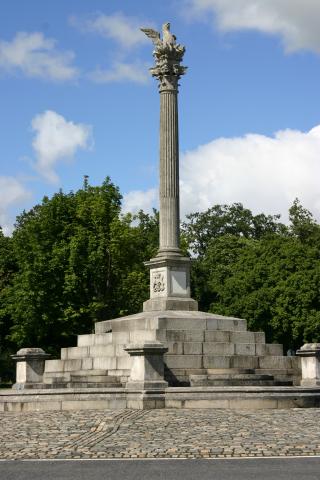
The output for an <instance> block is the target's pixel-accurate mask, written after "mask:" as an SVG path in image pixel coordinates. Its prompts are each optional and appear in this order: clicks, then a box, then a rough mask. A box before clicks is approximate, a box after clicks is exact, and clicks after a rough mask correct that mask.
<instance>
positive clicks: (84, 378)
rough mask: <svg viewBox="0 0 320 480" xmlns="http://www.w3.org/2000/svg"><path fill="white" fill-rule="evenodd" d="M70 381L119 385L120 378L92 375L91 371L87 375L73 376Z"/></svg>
mask: <svg viewBox="0 0 320 480" xmlns="http://www.w3.org/2000/svg"><path fill="white" fill-rule="evenodd" d="M70 381H71V382H72V383H74V382H80V383H81V382H82V383H84V382H86V383H88V382H94V383H119V379H118V377H115V376H111V375H92V373H91V372H90V371H88V372H87V375H73V374H72V375H71V379H70Z"/></svg>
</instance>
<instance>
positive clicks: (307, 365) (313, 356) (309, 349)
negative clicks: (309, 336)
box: [296, 343, 320, 387]
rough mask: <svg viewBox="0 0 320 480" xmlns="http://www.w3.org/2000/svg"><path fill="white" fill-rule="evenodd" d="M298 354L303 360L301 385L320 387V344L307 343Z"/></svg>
mask: <svg viewBox="0 0 320 480" xmlns="http://www.w3.org/2000/svg"><path fill="white" fill-rule="evenodd" d="M296 354H297V355H298V356H299V357H300V358H301V370H302V379H301V385H302V386H304V387H318V386H320V343H305V344H304V345H303V346H302V347H301V348H300V350H297V352H296Z"/></svg>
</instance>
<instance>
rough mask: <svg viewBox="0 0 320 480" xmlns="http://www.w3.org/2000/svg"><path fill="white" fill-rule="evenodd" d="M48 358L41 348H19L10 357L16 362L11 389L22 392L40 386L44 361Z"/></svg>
mask: <svg viewBox="0 0 320 480" xmlns="http://www.w3.org/2000/svg"><path fill="white" fill-rule="evenodd" d="M50 356H51V355H49V354H48V353H45V352H44V351H43V350H42V348H21V350H19V351H18V352H17V353H16V354H15V355H11V357H12V358H13V360H15V361H16V383H15V384H14V385H13V388H15V389H17V390H23V389H25V388H35V387H37V386H39V384H42V381H43V372H44V366H45V360H46V359H48V358H50Z"/></svg>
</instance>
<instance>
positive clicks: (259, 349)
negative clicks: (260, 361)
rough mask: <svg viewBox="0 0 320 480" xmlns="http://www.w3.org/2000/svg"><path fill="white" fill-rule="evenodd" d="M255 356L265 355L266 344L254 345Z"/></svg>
mask: <svg viewBox="0 0 320 480" xmlns="http://www.w3.org/2000/svg"><path fill="white" fill-rule="evenodd" d="M256 355H258V356H261V357H262V356H264V355H266V344H265V343H256Z"/></svg>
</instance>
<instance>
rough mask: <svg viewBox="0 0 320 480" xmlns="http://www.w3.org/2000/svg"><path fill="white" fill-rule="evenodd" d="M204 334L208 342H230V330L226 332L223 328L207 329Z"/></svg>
mask: <svg viewBox="0 0 320 480" xmlns="http://www.w3.org/2000/svg"><path fill="white" fill-rule="evenodd" d="M204 334H205V341H206V342H223V343H229V342H230V332H224V331H222V330H211V331H210V330H207V331H206V332H204Z"/></svg>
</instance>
